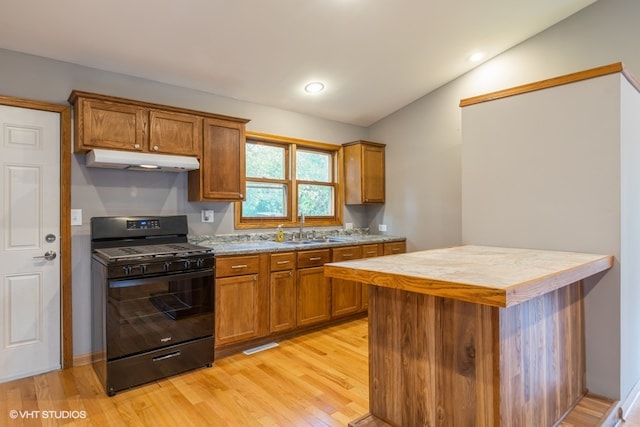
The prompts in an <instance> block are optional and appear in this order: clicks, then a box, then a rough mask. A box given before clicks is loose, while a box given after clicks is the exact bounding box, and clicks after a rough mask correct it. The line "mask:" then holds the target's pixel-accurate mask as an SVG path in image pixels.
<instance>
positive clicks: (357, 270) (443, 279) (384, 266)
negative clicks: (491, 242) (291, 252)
mask: <svg viewBox="0 0 640 427" xmlns="http://www.w3.org/2000/svg"><path fill="white" fill-rule="evenodd" d="M612 265H613V257H612V256H610V255H594V254H585V253H577V252H560V251H547V250H535V249H514V248H500V247H491V246H473V245H468V246H456V247H451V248H444V249H434V250H428V251H420V252H410V253H407V254H401V255H392V256H386V257H381V258H370V259H362V260H357V261H345V262H337V263H331V264H325V267H324V268H325V275H327V276H329V277H336V278H340V279H349V280H354V281H359V282H364V283H368V284H373V285H377V286H383V287H388V288H394V289H400V290H405V291H410V292H416V293H420V294H427V295H434V296H440V297H445V298H451V299H456V300H461V301H468V302H472V303H476V304H485V305H491V306H495V307H509V306H512V305H515V304H519V303H521V302H524V301H528V300H530V299H532V298H535V297H537V296H540V295H542V294H544V293H547V292H550V291H553V290H556V289H558V288H560V287H563V286H566V285H569V284H571V283H574V282H577V281H579V280H582V279H584V278H586V277H589V276H592V275H594V274H596V273H599V272H601V271H604V270H607V269H609V268H611V266H612Z"/></svg>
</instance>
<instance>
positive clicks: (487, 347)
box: [324, 245, 613, 427]
mask: <svg viewBox="0 0 640 427" xmlns="http://www.w3.org/2000/svg"><path fill="white" fill-rule="evenodd" d="M612 265H613V257H612V256H608V255H606V256H605V255H593V254H583V253H574V252H557V251H543V250H529V249H512V248H498V247H485V246H471V245H469V246H459V247H452V248H446V249H436V250H429V251H420V252H412V253H407V254H403V255H391V256H386V257H381V258H374V259H363V260H358V261H345V262H338V263H332V264H326V265H325V267H324V269H325V275H326V276H328V277H336V278H341V279H348V280H356V281H360V282H363V283H368V284H371V285H374V286H371V287H370V301H369V363H370V366H369V376H370V384H369V414H366V415H364V416H363V417H361V418H359V419H357V420H354V421H352V422H351V423H350V424H349V425H350V426H354V427H355V426H358V427H360V426H365V425H367V426H387V425H392V426H452V427H459V426H532V425H536V426H553V425H554V424H556V423H557V422H558V421H559V420H561V419H562V418H563V417H564V416H565V414H566V413H567V412H568V411H570V410H571V408H572V407H573V406H574V405H575V404H576V403H577V402H578V401H579V400H580V398H581V397H582V396H583V395H584V394H585V393H586V380H585V356H584V313H583V285H582V280H583V279H585V278H587V277H590V276H593V275H595V274H597V273H600V272H603V271H605V270H607V269H609V268H611V266H612Z"/></svg>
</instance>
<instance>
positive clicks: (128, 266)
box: [122, 265, 131, 276]
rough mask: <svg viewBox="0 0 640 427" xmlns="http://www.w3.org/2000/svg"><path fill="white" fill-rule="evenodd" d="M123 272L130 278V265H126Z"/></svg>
mask: <svg viewBox="0 0 640 427" xmlns="http://www.w3.org/2000/svg"><path fill="white" fill-rule="evenodd" d="M122 272H123V273H124V275H125V276H128V275H130V274H131V266H130V265H125V266H123V267H122Z"/></svg>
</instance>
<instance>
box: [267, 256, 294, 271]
mask: <svg viewBox="0 0 640 427" xmlns="http://www.w3.org/2000/svg"><path fill="white" fill-rule="evenodd" d="M270 265H271V271H282V270H293V269H294V268H296V254H295V252H285V253H281V254H280V253H278V254H271V262H270Z"/></svg>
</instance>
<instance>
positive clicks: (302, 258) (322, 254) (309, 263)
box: [298, 249, 330, 268]
mask: <svg viewBox="0 0 640 427" xmlns="http://www.w3.org/2000/svg"><path fill="white" fill-rule="evenodd" d="M329 259H330V258H329V249H319V250H317V251H301V252H298V268H307V267H320V266H322V265H324V264H326V263H328V262H329Z"/></svg>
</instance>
